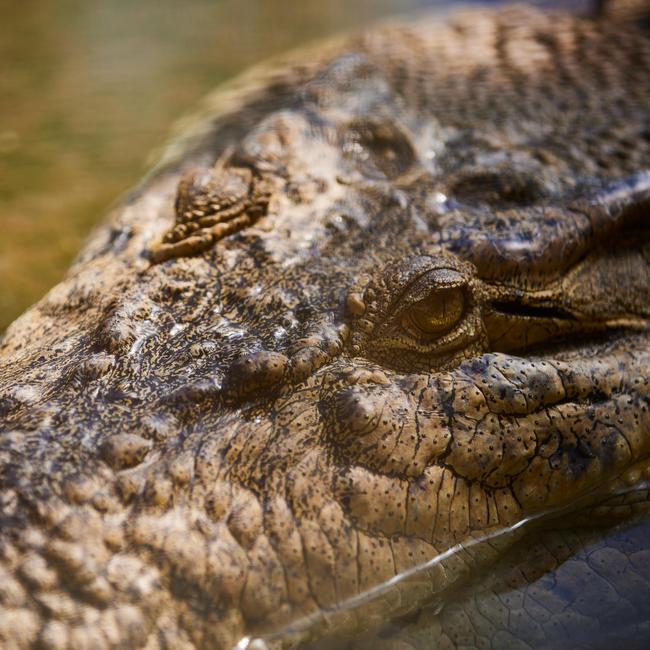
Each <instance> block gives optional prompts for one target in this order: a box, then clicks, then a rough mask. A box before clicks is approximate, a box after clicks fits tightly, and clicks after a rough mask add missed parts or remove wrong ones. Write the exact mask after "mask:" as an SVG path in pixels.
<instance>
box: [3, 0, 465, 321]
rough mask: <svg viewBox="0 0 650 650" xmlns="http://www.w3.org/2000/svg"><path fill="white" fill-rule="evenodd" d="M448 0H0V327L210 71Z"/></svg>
mask: <svg viewBox="0 0 650 650" xmlns="http://www.w3.org/2000/svg"><path fill="white" fill-rule="evenodd" d="M450 4H456V3H454V2H453V0H212V1H208V0H135V1H134V0H21V1H20V2H17V1H16V0H0V17H1V19H2V20H0V232H1V233H2V236H1V237H0V332H1V331H2V330H3V329H4V328H5V327H6V325H7V324H9V323H10V322H11V321H12V320H13V319H14V318H15V317H16V316H18V315H19V314H20V313H21V312H22V311H23V310H24V309H25V308H26V307H28V306H29V305H30V304H32V303H33V302H35V301H36V300H37V299H38V298H40V297H41V296H42V295H43V294H44V293H45V292H46V291H47V289H49V288H50V287H51V286H53V285H54V284H55V283H56V282H58V281H59V279H60V278H61V277H62V275H63V273H64V272H65V269H66V267H67V266H68V264H69V263H70V260H71V259H72V257H73V256H74V255H75V253H76V252H77V251H78V250H79V248H80V247H81V245H82V243H83V240H84V238H85V237H86V236H87V234H88V232H89V230H90V229H91V228H92V226H93V225H94V224H95V223H96V222H97V221H98V220H99V219H101V218H102V216H103V215H104V214H105V212H106V209H107V208H108V206H109V205H110V204H111V203H112V202H113V201H114V200H115V199H116V198H117V197H119V195H120V194H121V193H122V192H124V191H125V190H127V189H128V188H129V187H130V186H132V185H133V184H135V183H136V182H137V181H138V179H139V178H140V177H141V176H142V174H143V173H144V171H145V170H146V167H147V165H148V164H149V163H150V161H149V162H147V155H148V153H149V152H150V151H151V150H152V149H154V148H155V147H157V146H159V145H161V144H162V142H163V141H164V140H165V139H166V136H167V134H168V132H169V127H170V125H171V124H172V123H173V122H174V120H175V119H176V118H178V117H180V116H181V115H182V114H183V113H185V112H187V111H189V110H191V109H192V108H193V106H194V105H195V104H196V102H197V100H198V99H199V98H200V97H202V96H203V95H205V94H206V93H207V92H208V91H210V90H211V89H212V88H213V87H214V86H215V85H216V84H218V83H219V82H220V81H222V80H224V79H226V78H228V77H231V76H233V75H234V74H236V73H237V72H239V71H240V70H242V69H243V68H245V67H247V66H249V65H250V64H252V63H255V62H258V61H260V60H262V59H265V58H266V57H268V56H270V55H273V54H276V53H279V52H281V51H283V50H286V49H289V48H291V47H295V46H296V45H299V44H301V43H304V42H305V41H308V40H310V39H314V38H317V37H322V36H327V35H330V34H333V33H335V32H338V31H340V30H349V29H355V28H359V27H364V26H367V25H368V24H370V23H371V22H372V21H374V20H376V19H379V18H381V17H383V16H387V15H390V14H395V13H407V12H409V11H413V10H417V9H421V8H423V7H427V6H438V7H439V6H441V5H450Z"/></svg>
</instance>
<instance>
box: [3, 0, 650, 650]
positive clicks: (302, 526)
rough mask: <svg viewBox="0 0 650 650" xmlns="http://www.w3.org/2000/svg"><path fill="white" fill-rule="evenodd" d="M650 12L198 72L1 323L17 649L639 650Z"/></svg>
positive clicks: (507, 11)
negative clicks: (82, 232)
mask: <svg viewBox="0 0 650 650" xmlns="http://www.w3.org/2000/svg"><path fill="white" fill-rule="evenodd" d="M644 5H645V6H644ZM646 8H647V4H645V3H638V2H613V3H607V4H605V5H604V6H603V7H601V8H600V11H599V12H598V13H597V14H589V13H582V14H580V13H570V12H568V11H563V10H547V11H542V10H540V9H536V8H533V7H530V6H525V5H513V6H506V7H501V8H495V9H489V10H488V9H477V8H474V9H465V10H462V11H459V12H458V13H455V14H453V15H452V16H450V17H445V18H444V19H442V18H440V17H435V16H434V17H422V18H420V19H418V20H416V21H414V22H410V23H409V22H399V23H387V24H386V25H380V26H378V27H376V28H374V29H371V30H369V31H367V32H364V33H360V34H352V35H347V36H343V37H340V38H338V39H334V40H332V41H330V42H327V43H325V44H322V45H320V46H317V47H315V48H313V49H306V50H303V51H301V52H299V53H297V54H295V55H289V56H287V57H284V58H282V59H280V60H279V61H276V62H275V63H273V64H271V65H270V66H263V67H261V68H257V69H255V70H253V71H251V72H249V73H247V74H245V75H244V76H243V77H241V78H240V79H238V80H237V81H235V82H232V83H230V85H227V86H226V87H224V88H223V89H221V90H220V91H218V92H217V93H216V94H215V95H214V96H212V97H211V98H209V99H208V100H207V101H206V103H205V105H204V107H203V109H202V113H201V116H200V117H199V118H197V119H196V121H195V122H194V123H193V125H192V126H191V127H189V129H188V130H186V131H185V132H184V134H183V135H182V136H181V137H180V138H178V139H176V140H175V142H174V144H173V145H172V146H171V147H170V148H169V149H168V150H167V153H166V155H165V156H164V158H163V161H162V162H161V163H160V165H159V166H158V167H157V168H155V169H154V170H153V171H152V172H151V173H150V174H149V176H147V178H145V180H144V181H143V182H142V183H141V185H140V186H138V187H137V188H136V189H135V190H134V191H132V192H131V194H130V195H129V196H127V197H126V198H125V199H124V200H123V201H122V202H121V203H120V204H119V205H118V206H117V207H115V208H114V209H113V211H112V212H111V214H110V215H109V218H108V220H107V221H106V223H105V225H103V226H101V227H100V228H99V229H98V230H97V231H96V232H95V234H94V235H93V236H92V237H91V239H90V240H89V242H88V244H87V246H86V247H85V249H84V250H83V251H82V252H81V254H80V255H79V257H78V258H77V260H76V261H75V263H74V264H73V266H72V268H71V269H70V271H69V273H68V275H67V277H66V278H65V279H64V280H63V281H62V282H61V283H60V284H59V285H57V286H56V287H54V288H53V289H52V290H51V291H50V292H49V293H48V294H47V295H46V296H45V297H44V298H43V299H42V300H41V301H40V302H39V303H38V304H36V305H35V306H34V307H33V308H31V309H30V310H29V311H28V312H27V313H26V314H24V315H23V316H22V317H21V318H19V319H18V320H17V321H16V322H15V323H14V324H13V325H12V326H10V327H9V329H8V331H7V332H6V334H5V336H4V337H3V339H2V342H1V344H0V358H1V360H2V368H1V370H0V417H1V422H0V486H1V490H0V531H1V533H0V645H1V646H2V647H3V648H7V649H14V648H32V647H34V648H48V649H49V648H51V649H55V648H148V649H154V648H188V649H189V648H216V649H223V648H227V649H230V648H235V647H236V648H239V649H240V650H241V649H244V648H250V649H253V648H265V647H268V648H283V647H297V646H299V645H301V644H303V645H304V644H312V645H311V646H310V647H319V648H322V647H344V646H346V644H347V645H349V646H350V647H359V648H360V647H370V646H372V647H375V648H379V647H387V648H405V647H416V648H426V647H439V648H455V647H458V648H460V647H463V648H506V647H513V648H520V647H525V648H530V647H539V648H541V647H549V648H550V647H553V648H559V647H571V648H577V647H581V646H580V643H583V644H585V645H584V647H611V646H610V645H604V646H603V645H602V643H604V642H605V641H607V643H616V642H617V640H618V641H620V640H621V639H623V638H626V639H628V641H629V643H628V646H627V647H637V646H638V647H646V646H647V643H648V640H649V639H650V611H648V606H647V603H648V602H650V599H649V598H648V595H649V594H650V575H648V572H647V568H646V567H647V564H648V562H647V559H646V558H647V554H648V553H649V552H650V546H649V545H648V543H647V535H644V534H643V531H644V530H647V529H644V528H643V525H644V521H645V518H644V517H645V515H646V514H647V510H648V507H647V506H648V503H649V502H650V499H649V498H648V497H649V496H650V492H649V491H648V484H647V480H648V479H649V478H650V435H649V434H650V408H649V407H650V372H649V369H650V327H649V323H650V230H649V223H650V222H649V221H648V214H649V211H650V171H649V170H650V111H649V110H648V106H649V105H650V39H649V38H648V31H647V30H648V20H647V12H646V11H645V9H646ZM581 531H582V532H581ZM635 531H636V532H635ZM639 531H640V532H639ZM594 549H595V550H594ZM599 558H600V559H599ZM597 560H598V562H600V564H598V565H596V564H594V563H595V562H596V561H597ZM589 562H591V563H592V564H591V565H589ZM587 565H589V566H591V567H592V569H593V570H592V569H590V570H589V571H582V572H580V571H578V570H577V568H576V567H584V566H587ZM594 567H595V568H594ZM545 580H546V582H544V581H545ZM562 585H563V587H562V588H560V587H561V586H562ZM628 587H629V589H627V588H628ZM626 589H627V591H626ZM607 590H609V591H607ZM568 592H572V593H573V596H572V598H569V597H568V596H567V593H568ZM576 592H577V595H576ZM603 594H605V595H603ZM612 594H613V595H612ZM629 594H632V595H629ZM605 596H607V598H606V597H605ZM524 598H525V599H527V600H525V602H524V600H523V599H524ZM531 598H532V599H531ZM551 601H552V602H551ZM517 603H519V604H517ZM521 603H524V604H523V605H522V604H521ZM526 603H527V604H526ZM531 603H532V604H531ZM549 603H550V604H549ZM621 603H624V604H625V605H626V607H627V609H625V608H621V607H622V606H621ZM533 605H534V606H533ZM597 606H598V607H600V609H598V607H597ZM554 608H555V609H554ZM590 608H591V609H590ZM524 614H525V615H526V616H527V618H526V616H524ZM522 617H523V618H522ZM522 620H523V621H524V623H525V625H522V624H521V621H522ZM558 621H559V622H558ZM603 621H604V622H605V623H604V624H601V623H602V622H603ZM617 622H618V623H619V625H618V627H617V625H616V623H617ZM558 625H560V627H561V628H562V629H563V630H564V633H566V631H567V630H568V629H570V630H573V633H574V636H573V637H572V638H571V639H572V640H570V641H563V640H562V639H563V637H562V635H558V633H557V630H556V629H555V628H556V627H557V626H558ZM386 626H388V627H389V628H390V629H388V631H387V630H386ZM554 626H555V627H554ZM562 626H563V627H562ZM594 626H595V627H594ZM621 628H624V629H625V630H626V634H627V636H616V635H618V634H622V632H621ZM409 629H411V630H416V632H413V633H412V634H410V633H406V632H404V633H403V630H409ZM409 634H410V636H409ZM576 634H577V635H578V637H580V635H582V637H580V638H582V641H579V640H578V637H576ZM400 635H401V636H400ZM565 636H566V634H565ZM563 643H564V644H565V645H562V644H563ZM598 643H601V645H598ZM328 644H330V645H328ZM332 644H333V645H332ZM635 644H636V645H635ZM639 644H640V645H639Z"/></svg>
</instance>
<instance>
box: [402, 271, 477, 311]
mask: <svg viewBox="0 0 650 650" xmlns="http://www.w3.org/2000/svg"><path fill="white" fill-rule="evenodd" d="M466 285H467V277H466V276H465V275H464V274H463V273H461V272H459V271H456V270H455V269H450V268H439V269H431V270H430V271H427V272H425V273H423V274H422V275H421V276H420V277H418V278H417V279H416V280H415V281H413V282H412V283H411V284H410V285H409V286H408V287H407V288H406V289H405V290H404V293H403V294H402V295H401V296H400V298H399V300H398V302H397V303H396V304H395V305H394V307H393V309H392V311H393V313H394V314H398V313H399V312H401V311H402V310H404V309H407V308H408V307H411V306H412V305H414V304H416V303H418V302H421V301H422V300H426V299H427V298H428V297H429V296H431V295H432V294H434V293H436V292H440V293H443V292H444V290H445V289H447V290H452V289H460V288H461V287H464V286H466Z"/></svg>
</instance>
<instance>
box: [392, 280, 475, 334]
mask: <svg viewBox="0 0 650 650" xmlns="http://www.w3.org/2000/svg"><path fill="white" fill-rule="evenodd" d="M464 310H465V298H464V296H463V292H462V290H460V289H456V288H449V289H438V290H436V291H432V292H431V293H430V294H429V295H428V296H427V297H426V298H424V299H423V300H420V301H418V302H416V303H415V304H413V305H411V306H410V307H409V308H408V309H407V310H406V313H405V315H404V320H403V321H402V322H403V323H404V325H405V326H406V327H407V329H412V328H413V327H414V328H416V329H417V330H418V331H419V332H420V333H422V334H425V335H427V336H441V335H442V334H446V333H447V332H448V331H449V330H450V329H451V328H452V327H453V326H454V325H455V324H456V323H458V321H459V320H460V319H461V317H462V316H463V312H464ZM409 325H410V326H411V327H410V328H409V327H408V326H409Z"/></svg>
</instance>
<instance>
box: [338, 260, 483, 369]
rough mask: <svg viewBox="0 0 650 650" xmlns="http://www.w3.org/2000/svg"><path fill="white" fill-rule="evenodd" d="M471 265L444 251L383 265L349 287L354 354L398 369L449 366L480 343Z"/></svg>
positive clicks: (480, 327) (478, 298)
mask: <svg viewBox="0 0 650 650" xmlns="http://www.w3.org/2000/svg"><path fill="white" fill-rule="evenodd" d="M475 273H476V269H475V268H474V267H473V266H472V265H471V264H468V263H466V262H464V261H461V260H459V259H458V258H456V257H455V256H453V255H451V254H449V253H446V252H444V251H441V252H436V254H434V255H414V256H412V257H404V258H401V259H399V260H396V261H395V262H394V263H392V264H389V265H387V266H386V267H385V268H384V270H383V272H382V273H381V275H377V276H376V279H371V280H370V281H369V282H368V283H367V284H365V283H366V282H367V280H361V279H360V285H361V286H362V287H363V286H364V284H365V288H364V289H361V288H360V287H359V286H354V287H352V288H351V289H350V291H349V292H348V296H347V301H346V307H347V309H348V314H349V316H350V319H351V332H350V339H349V345H350V349H351V351H352V352H353V353H354V354H357V355H366V356H367V357H368V358H370V359H373V360H375V361H379V362H380V363H382V364H384V365H386V366H387V367H391V368H394V369H397V370H403V371H406V372H412V371H414V370H427V371H430V370H433V369H443V368H453V367H455V366H456V365H458V363H460V361H462V360H463V359H464V358H467V355H468V354H470V353H475V352H476V353H478V352H480V351H481V350H483V348H484V336H483V321H482V311H481V304H482V298H481V288H480V285H479V284H478V281H477V280H476V276H475Z"/></svg>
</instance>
